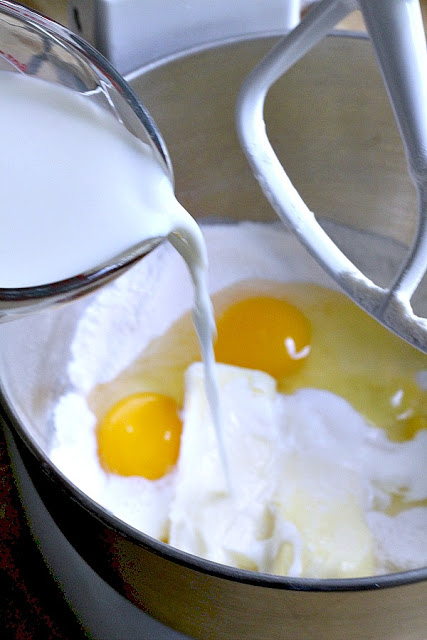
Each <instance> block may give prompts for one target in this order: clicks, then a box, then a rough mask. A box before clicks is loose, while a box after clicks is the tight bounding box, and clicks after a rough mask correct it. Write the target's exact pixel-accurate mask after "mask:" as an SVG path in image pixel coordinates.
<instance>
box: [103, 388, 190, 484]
mask: <svg viewBox="0 0 427 640" xmlns="http://www.w3.org/2000/svg"><path fill="white" fill-rule="evenodd" d="M181 430H182V424H181V420H180V417H179V414H178V407H177V404H176V402H175V400H173V399H172V398H169V397H167V396H164V395H161V394H158V393H135V394H133V395H130V396H128V397H126V398H124V399H123V400H121V401H120V402H118V403H117V404H115V405H114V406H113V407H112V408H111V409H110V410H109V411H108V413H107V415H106V416H105V418H104V420H103V421H102V422H101V423H100V425H99V427H98V431H97V437H98V454H99V458H100V461H101V464H102V466H103V468H104V469H105V470H106V471H108V472H110V473H118V474H119V475H122V476H143V477H144V478H147V479H149V480H157V479H158V478H161V477H162V476H164V475H166V473H168V472H169V471H170V470H171V468H172V467H173V466H174V465H175V463H176V461H177V459H178V454H179V446H180V438H181Z"/></svg>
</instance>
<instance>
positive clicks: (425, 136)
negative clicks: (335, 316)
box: [236, 0, 427, 353]
mask: <svg viewBox="0 0 427 640" xmlns="http://www.w3.org/2000/svg"><path fill="white" fill-rule="evenodd" d="M357 8H360V10H361V11H362V14H363V17H364V19H365V23H366V26H367V30H368V33H369V36H370V38H371V41H372V43H373V46H374V48H375V52H376V55H377V59H378V62H379V65H380V68H381V71H382V75H383V79H384V82H385V85H386V88H387V91H388V94H389V98H390V102H391V104H392V107H393V110H394V114H395V117H396V120H397V124H398V127H399V130H400V134H401V137H402V140H403V143H404V147H405V151H406V156H407V161H408V165H409V172H410V175H411V178H412V180H413V182H414V184H415V187H416V190H417V196H418V204H419V207H418V226H417V230H416V233H415V237H414V240H413V242H412V246H411V248H410V249H409V252H408V256H407V258H406V261H405V263H404V265H403V266H402V267H401V269H400V271H399V273H398V275H397V277H396V278H395V279H394V282H393V283H392V285H391V286H389V287H388V288H384V287H380V286H378V285H376V284H375V283H374V282H373V281H372V280H371V279H370V278H368V277H367V276H366V275H365V274H364V273H362V272H361V271H360V270H359V269H358V268H357V267H356V266H355V265H354V264H353V263H352V262H351V260H349V259H348V258H347V257H346V256H345V255H344V253H342V251H341V250H340V249H339V248H338V247H337V246H336V244H335V243H334V242H333V241H332V239H331V238H330V237H329V236H328V234H327V233H326V232H325V231H324V230H323V229H322V227H321V226H320V224H319V223H318V222H317V220H316V218H315V216H314V214H313V213H312V212H311V211H310V210H309V208H308V207H307V205H306V204H305V202H304V201H303V199H302V198H301V196H300V195H299V193H298V192H297V190H296V189H295V187H294V186H293V184H292V183H291V181H290V179H289V177H288V176H287V174H286V172H285V170H284V169H283V167H282V165H281V163H280V161H279V159H278V158H277V156H276V154H275V152H274V150H273V148H272V146H271V144H270V141H269V139H268V136H267V133H266V128H265V123H264V116H263V111H264V102H265V98H266V95H267V92H268V90H269V89H270V87H271V86H272V85H273V84H274V83H275V82H276V80H278V79H279V78H280V77H281V76H282V75H283V74H284V73H286V72H287V71H288V70H289V69H290V68H291V67H292V66H293V65H294V64H295V63H296V62H297V61H298V60H300V59H301V58H302V57H303V56H304V55H305V54H306V53H307V52H308V51H309V50H310V49H311V48H313V47H314V46H315V45H316V44H317V43H318V42H319V41H320V40H322V39H323V38H324V36H326V35H327V33H328V32H329V31H330V30H331V29H332V28H333V27H334V26H335V25H336V24H337V23H338V22H339V21H340V20H342V19H343V18H345V17H346V16H347V14H348V13H349V12H350V11H353V10H354V9H357ZM236 109H237V112H236V117H237V130H238V134H239V138H240V142H241V145H242V147H243V150H244V151H245V153H246V155H247V158H248V160H249V163H250V165H251V167H252V170H253V172H254V174H255V176H256V178H257V179H258V181H259V183H260V185H261V187H262V189H263V191H264V193H265V195H266V197H267V198H268V199H269V201H270V203H271V204H272V206H273V208H274V209H275V210H276V212H277V214H278V215H279V217H280V218H281V219H282V220H283V221H284V222H285V223H286V224H287V225H288V226H289V227H290V228H291V230H292V231H293V232H294V233H295V234H296V235H297V237H298V238H299V240H300V241H301V242H302V243H303V244H304V245H305V247H306V248H307V249H308V250H309V252H310V253H311V254H312V255H313V257H314V258H315V259H316V260H317V261H318V262H319V263H320V264H321V266H322V267H323V268H324V269H325V270H326V271H327V272H328V273H329V274H330V275H331V276H332V278H333V279H334V280H335V281H336V282H337V283H338V284H339V285H340V287H341V288H342V289H343V290H344V292H345V293H346V294H347V295H348V296H349V297H350V298H352V299H353V300H354V302H356V303H357V304H358V305H359V306H360V307H362V308H363V309H364V310H365V311H367V312H368V313H369V314H370V315H372V316H373V317H374V318H376V319H377V320H378V321H380V322H381V323H382V324H383V325H385V326H386V327H387V328H389V329H390V330H391V331H393V332H394V333H396V334H397V335H399V336H400V337H402V338H403V339H405V340H406V341H407V342H409V343H410V344H412V345H414V346H415V347H417V348H418V349H420V350H421V351H423V352H424V353H427V319H426V318H424V317H420V316H417V315H415V313H414V312H413V310H412V306H411V299H412V297H413V294H414V292H415V291H416V290H417V288H418V286H419V284H420V282H421V280H422V278H423V275H424V273H425V271H426V269H427V185H426V183H427V50H426V39H425V33H424V26H423V21H422V16H421V10H420V5H419V2H418V0H357V1H356V0H321V1H320V2H319V3H318V4H316V5H315V6H313V7H312V8H311V9H310V11H309V12H308V13H307V14H306V16H305V17H304V18H303V19H302V21H301V22H300V24H299V25H298V26H297V27H296V28H295V29H294V30H292V31H291V32H290V33H289V34H288V35H286V36H285V37H284V38H283V39H281V40H280V41H279V42H278V44H277V45H276V46H275V47H274V48H273V49H272V50H271V51H270V52H269V53H268V54H267V56H266V57H265V58H264V59H263V60H262V61H261V62H260V63H259V64H258V65H257V67H255V69H254V70H253V71H252V72H251V73H250V74H249V76H248V77H247V78H246V80H245V82H244V84H243V86H242V88H241V91H240V94H239V97H238V101H237V107H236Z"/></svg>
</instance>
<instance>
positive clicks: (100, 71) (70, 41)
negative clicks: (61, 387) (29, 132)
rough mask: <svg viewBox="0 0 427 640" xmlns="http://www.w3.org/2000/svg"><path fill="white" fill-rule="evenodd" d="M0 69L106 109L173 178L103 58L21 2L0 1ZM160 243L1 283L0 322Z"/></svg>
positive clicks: (61, 296)
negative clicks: (71, 271) (77, 268)
mask: <svg viewBox="0 0 427 640" xmlns="http://www.w3.org/2000/svg"><path fill="white" fill-rule="evenodd" d="M0 70H2V71H11V72H14V73H17V74H23V75H27V76H32V77H36V78H39V79H42V80H46V81H48V82H50V83H56V84H59V85H62V86H64V87H66V88H68V89H71V90H72V91H74V92H77V93H78V94H80V95H82V96H84V97H85V99H87V100H88V101H91V102H93V103H95V104H96V105H97V106H99V107H101V108H103V109H106V110H107V111H109V112H110V113H112V114H113V115H114V117H115V118H116V119H117V120H118V122H120V123H121V125H123V127H125V128H126V129H128V131H130V132H131V133H132V134H133V135H134V136H136V137H137V138H139V139H140V140H141V141H143V142H144V143H147V144H149V146H150V147H151V148H152V150H153V152H154V154H155V155H156V158H157V160H158V162H159V163H160V164H162V165H163V166H164V168H165V170H166V172H167V175H168V176H169V177H170V179H171V181H172V180H173V172H172V167H171V163H170V160H169V155H168V152H167V149H166V147H165V144H164V142H163V139H162V137H161V136H160V134H159V132H158V130H157V128H156V125H155V123H154V122H153V120H152V118H151V116H150V114H149V113H148V111H147V110H146V109H145V107H144V106H143V105H142V104H141V102H140V101H139V99H138V98H137V97H136V95H135V94H134V93H133V91H132V89H131V88H130V87H129V85H128V84H127V83H126V82H125V80H124V79H123V78H122V77H121V76H120V74H118V73H117V72H116V71H115V69H114V68H113V67H112V66H111V65H110V64H109V63H108V61H107V60H106V59H105V58H104V57H103V56H102V55H100V54H99V53H98V52H97V51H96V50H95V49H94V48H92V47H91V46H90V45H89V44H87V43H86V42H85V41H84V40H82V39H81V38H79V37H78V36H77V35H75V34H73V33H72V32H70V31H69V30H68V29H66V28H65V27H63V26H61V25H59V24H57V23H55V22H54V21H52V20H50V19H49V18H46V17H44V16H42V15H40V14H38V13H37V12H35V11H32V10H30V9H27V8H26V7H24V6H22V5H17V4H15V3H14V2H9V1H7V0H0ZM4 152H5V153H7V150H4ZM46 179H47V180H48V176H46ZM46 184H47V187H48V182H46ZM159 242H160V239H159V238H151V239H149V240H145V241H143V242H141V243H139V244H137V245H136V246H134V247H131V248H129V251H125V252H124V253H121V254H120V255H116V256H112V258H111V260H109V261H108V262H107V263H103V264H99V265H97V266H96V267H94V268H92V269H90V270H88V271H85V272H83V273H77V274H76V275H75V276H72V277H70V278H67V279H65V280H60V281H57V282H53V283H46V284H42V285H40V286H29V287H20V288H1V287H0V322H2V321H7V320H10V319H13V318H14V317H17V316H19V315H22V314H26V313H29V312H32V311H34V310H36V309H41V308H45V307H50V306H52V305H53V304H57V303H60V302H65V301H67V300H72V299H75V298H77V297H79V296H81V295H83V294H86V293H89V292H90V291H92V290H94V289H96V288H98V287H99V286H101V285H103V284H104V283H106V282H107V281H109V280H110V279H112V278H114V277H117V276H118V275H120V274H121V273H122V272H123V271H125V270H126V269H128V268H129V267H130V266H131V265H132V264H134V263H135V262H136V261H137V260H139V259H140V258H141V257H142V256H144V255H145V254H146V253H148V252H149V251H150V250H151V249H152V248H153V247H154V246H155V245H156V244H158V243H159Z"/></svg>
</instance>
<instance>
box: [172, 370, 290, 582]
mask: <svg viewBox="0 0 427 640" xmlns="http://www.w3.org/2000/svg"><path fill="white" fill-rule="evenodd" d="M216 368H217V375H218V382H219V387H220V395H221V404H222V412H223V419H224V441H225V446H226V451H227V454H228V460H229V466H230V476H231V481H232V485H233V488H234V490H233V492H232V493H231V492H230V490H229V487H228V486H227V483H226V479H225V474H224V470H223V468H222V463H221V460H220V457H219V452H218V446H217V441H216V436H215V431H214V427H213V424H212V421H211V417H210V412H209V407H208V404H207V400H206V395H205V390H204V383H203V369H202V366H201V365H200V364H199V363H196V364H193V365H191V366H190V367H189V369H188V371H187V374H186V396H185V406H184V429H183V435H182V440H181V451H180V458H179V462H178V470H177V481H176V495H175V499H174V501H173V503H172V507H171V512H170V536H169V542H170V544H171V545H173V546H175V547H178V548H180V549H182V550H184V551H187V552H189V553H192V554H194V555H197V556H201V557H204V558H207V559H209V560H214V561H216V562H221V563H223V564H231V565H234V566H240V567H242V568H250V569H254V570H258V571H259V570H264V556H265V555H266V554H268V553H269V551H270V549H267V550H266V549H265V548H264V547H265V546H266V545H265V544H264V542H263V541H264V540H265V539H266V538H268V537H269V536H271V535H272V532H273V530H274V517H273V516H271V514H270V510H269V503H270V501H271V496H272V492H273V488H274V483H272V479H273V480H274V477H275V475H277V469H276V467H277V449H278V438H279V433H278V428H277V424H276V421H275V411H274V399H275V395H276V383H275V381H274V380H273V378H271V377H270V376H269V375H267V374H265V373H262V372H259V371H251V370H247V369H240V368H238V367H231V366H227V365H216ZM275 469H276V470H275Z"/></svg>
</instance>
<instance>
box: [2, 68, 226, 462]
mask: <svg viewBox="0 0 427 640" xmlns="http://www.w3.org/2000/svg"><path fill="white" fill-rule="evenodd" d="M0 138H1V140H2V144H3V149H7V154H6V153H4V154H3V155H2V156H1V159H0V168H1V175H2V182H1V185H0V197H1V200H2V211H1V214H0V221H1V233H0V287H1V288H21V287H30V286H38V285H44V284H48V283H52V282H56V281H59V280H63V279H66V278H70V277H73V276H77V275H79V274H80V273H84V272H86V271H89V270H92V269H94V268H96V267H97V266H99V265H101V264H103V263H104V262H108V261H111V260H112V259H113V258H114V257H115V256H118V255H120V254H121V253H123V252H125V251H127V250H129V249H131V248H132V247H136V246H137V245H138V244H140V243H142V242H144V241H145V240H147V239H159V241H161V240H162V239H168V240H169V241H170V242H171V244H172V245H173V246H174V247H175V248H176V250H177V251H178V252H179V253H180V254H181V256H182V257H183V259H184V260H185V262H186V263H187V265H188V268H189V270H190V273H191V276H192V279H193V283H194V296H195V302H194V324H195V327H196V331H197V334H198V337H199V340H200V345H201V351H202V355H203V360H204V363H205V372H206V384H207V395H208V398H209V400H210V406H211V411H212V416H213V420H214V424H215V428H216V431H217V436H218V442H219V447H220V452H221V456H222V459H223V462H224V469H226V473H227V469H228V467H227V465H226V464H225V460H226V455H225V449H224V446H223V443H222V433H221V424H220V423H221V416H220V409H219V402H218V388H217V382H216V379H215V373H214V354H213V346H212V337H213V335H214V333H215V321H214V317H213V310H212V305H211V302H210V298H209V294H208V289H207V283H206V281H207V252H206V247H205V243H204V240H203V236H202V234H201V231H200V229H199V227H198V225H197V223H196V222H195V221H194V219H193V218H192V217H191V216H190V214H189V213H187V211H185V209H184V208H183V207H182V206H181V205H180V204H179V202H178V201H177V200H176V198H175V195H174V191H173V185H172V182H171V180H170V177H169V176H168V175H167V173H166V169H165V168H164V167H163V166H162V165H161V164H160V162H159V160H157V158H156V157H155V155H154V152H153V150H152V149H151V148H150V147H149V146H148V145H147V144H144V143H143V142H142V141H141V140H139V139H138V138H136V137H135V136H134V135H132V134H131V133H130V132H129V131H128V130H127V129H126V128H125V127H124V126H123V125H122V124H121V123H120V122H119V121H118V120H117V119H116V118H115V117H114V116H113V115H112V113H110V112H108V111H106V110H104V109H102V108H100V107H98V106H97V105H96V104H94V103H93V101H92V100H91V99H90V98H89V97H87V96H84V95H82V94H78V93H76V92H73V91H71V90H69V89H66V88H65V87H62V86H60V85H56V84H50V83H47V82H44V81H42V80H39V79H36V78H31V77H24V76H21V75H19V74H15V73H10V72H2V73H1V78H0Z"/></svg>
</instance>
